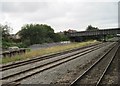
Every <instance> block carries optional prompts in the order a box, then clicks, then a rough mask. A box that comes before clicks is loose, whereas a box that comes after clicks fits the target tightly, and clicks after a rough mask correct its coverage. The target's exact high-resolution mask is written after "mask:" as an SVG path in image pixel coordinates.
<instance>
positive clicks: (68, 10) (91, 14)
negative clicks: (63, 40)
mask: <svg viewBox="0 0 120 86" xmlns="http://www.w3.org/2000/svg"><path fill="white" fill-rule="evenodd" d="M113 1H114V2H113ZM0 8H1V10H0V23H1V24H5V23H6V22H7V24H8V25H10V26H11V27H12V28H13V31H12V33H16V32H17V31H19V30H20V29H21V27H22V26H23V25H25V24H30V23H39V24H47V25H50V26H51V27H52V28H53V29H54V30H55V32H59V31H64V30H68V29H74V30H78V31H83V30H85V29H86V27H87V26H88V25H92V26H95V27H98V28H100V29H102V28H103V29H105V28H116V27H118V0H110V1H108V0H106V2H100V1H97V2H95V1H94V0H93V1H89V2H88V1H84V2H83V1H78V0H77V1H72V0H61V1H60V0H54V1H51V0H46V1H45V0H40V1H37V0H30V1H26V2H24V1H23V0H22V1H18V0H17V1H15V0H10V1H9V2H8V1H7V0H4V1H3V0H2V1H1V2H0Z"/></svg>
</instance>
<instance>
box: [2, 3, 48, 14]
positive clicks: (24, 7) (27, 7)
mask: <svg viewBox="0 0 120 86" xmlns="http://www.w3.org/2000/svg"><path fill="white" fill-rule="evenodd" d="M47 6H48V4H47V3H46V2H2V11H3V12H6V13H16V12H19V13H27V12H35V11H37V10H39V9H44V8H47Z"/></svg>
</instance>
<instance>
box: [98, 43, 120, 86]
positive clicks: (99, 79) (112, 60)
mask: <svg viewBox="0 0 120 86" xmlns="http://www.w3.org/2000/svg"><path fill="white" fill-rule="evenodd" d="M119 47H120V44H119V45H118V47H117V49H116V51H115V53H114V55H113V56H112V58H111V60H110V62H109V64H108V65H107V67H106V69H105V70H104V72H103V74H102V76H101V77H100V78H99V80H98V82H97V84H96V86H99V84H100V82H101V80H102V79H103V77H104V75H105V73H106V72H107V70H108V68H109V67H110V65H111V63H112V61H113V59H114V58H115V56H116V53H117V51H118V49H119Z"/></svg>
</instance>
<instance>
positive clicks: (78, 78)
mask: <svg viewBox="0 0 120 86" xmlns="http://www.w3.org/2000/svg"><path fill="white" fill-rule="evenodd" d="M116 45H117V44H115V45H114V46H113V47H112V48H110V49H109V50H108V51H107V52H106V53H104V54H103V55H102V56H101V57H100V58H99V59H98V60H97V61H96V62H95V63H94V64H93V65H91V66H90V67H89V68H88V69H87V70H86V71H84V73H83V74H81V75H80V76H78V77H77V78H76V79H75V80H74V81H72V82H71V83H70V85H69V86H75V84H76V82H77V81H79V80H80V79H81V78H82V77H83V76H84V75H85V74H86V73H87V72H89V71H90V70H91V69H92V68H93V67H94V66H95V65H97V64H98V63H99V62H100V61H101V60H102V59H103V58H104V57H105V56H106V55H107V54H108V53H109V52H110V51H111V50H112V49H113V48H114V47H115V46H116Z"/></svg>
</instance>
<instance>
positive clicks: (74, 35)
mask: <svg viewBox="0 0 120 86" xmlns="http://www.w3.org/2000/svg"><path fill="white" fill-rule="evenodd" d="M66 35H67V36H68V37H69V38H70V39H71V40H72V41H82V40H84V39H89V38H94V39H99V38H102V39H104V40H106V36H108V35H112V36H118V35H120V28H112V29H100V30H93V31H79V32H67V33H66Z"/></svg>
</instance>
